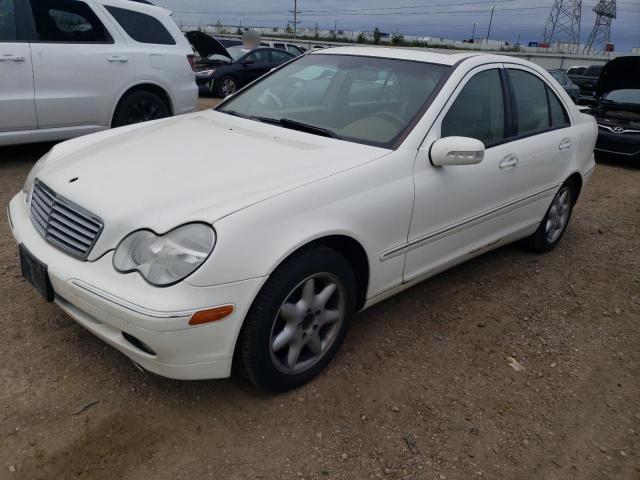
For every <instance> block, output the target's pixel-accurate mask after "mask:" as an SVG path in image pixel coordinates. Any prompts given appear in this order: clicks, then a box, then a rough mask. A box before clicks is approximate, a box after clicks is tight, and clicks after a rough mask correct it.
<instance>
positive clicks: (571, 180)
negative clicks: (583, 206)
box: [564, 172, 583, 205]
mask: <svg viewBox="0 0 640 480" xmlns="http://www.w3.org/2000/svg"><path fill="white" fill-rule="evenodd" d="M564 183H565V184H571V185H573V186H574V188H575V198H574V199H573V204H574V205H575V204H576V203H577V201H578V197H579V196H580V192H581V191H582V183H583V181H582V175H580V174H579V173H578V172H574V173H572V174H571V175H569V177H568V178H567V179H566V180H565V182H564Z"/></svg>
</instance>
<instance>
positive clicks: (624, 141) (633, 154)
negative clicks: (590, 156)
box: [595, 127, 640, 159]
mask: <svg viewBox="0 0 640 480" xmlns="http://www.w3.org/2000/svg"><path fill="white" fill-rule="evenodd" d="M595 150H596V151H598V152H602V153H608V154H613V155H619V156H624V157H627V158H634V159H640V133H614V132H610V131H608V130H606V129H604V128H602V127H599V128H598V140H597V142H596V147H595Z"/></svg>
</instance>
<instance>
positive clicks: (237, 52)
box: [227, 45, 251, 62]
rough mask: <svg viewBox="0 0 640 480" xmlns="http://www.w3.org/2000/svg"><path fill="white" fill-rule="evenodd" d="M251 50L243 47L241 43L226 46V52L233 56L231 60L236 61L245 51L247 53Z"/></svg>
mask: <svg viewBox="0 0 640 480" xmlns="http://www.w3.org/2000/svg"><path fill="white" fill-rule="evenodd" d="M250 51H251V50H248V49H246V48H244V46H242V45H235V46H233V47H228V48H227V52H229V55H231V58H233V61H234V62H236V61H238V59H239V58H240V57H241V56H243V55H244V54H245V53H249V52H250Z"/></svg>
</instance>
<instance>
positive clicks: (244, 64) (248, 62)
mask: <svg viewBox="0 0 640 480" xmlns="http://www.w3.org/2000/svg"><path fill="white" fill-rule="evenodd" d="M186 37H187V39H188V40H189V42H191V45H192V46H193V48H194V49H195V50H196V51H197V52H198V53H199V54H200V57H201V58H200V60H199V61H198V63H197V65H196V83H197V84H198V87H199V89H200V92H201V93H212V94H214V95H217V96H219V97H226V96H227V95H231V94H232V93H235V92H236V90H238V89H240V88H242V87H244V86H245V85H247V84H249V83H251V82H253V81H254V80H255V79H257V78H259V77H261V76H262V75H264V74H265V73H267V72H269V71H270V70H271V69H273V68H275V67H277V66H278V65H281V64H283V63H285V62H288V61H289V60H291V59H293V58H295V55H293V54H292V53H289V52H286V51H284V50H279V49H276V48H270V47H258V48H255V49H253V50H247V49H246V48H244V47H243V46H242V45H236V46H233V47H228V48H225V47H224V46H223V45H222V44H221V43H220V42H219V41H218V40H216V39H215V38H213V37H210V36H209V35H206V34H204V33H202V32H197V31H193V32H187V33H186Z"/></svg>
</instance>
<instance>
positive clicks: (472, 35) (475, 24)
mask: <svg viewBox="0 0 640 480" xmlns="http://www.w3.org/2000/svg"><path fill="white" fill-rule="evenodd" d="M477 26H478V22H473V33H472V34H471V43H475V38H476V27H477Z"/></svg>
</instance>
